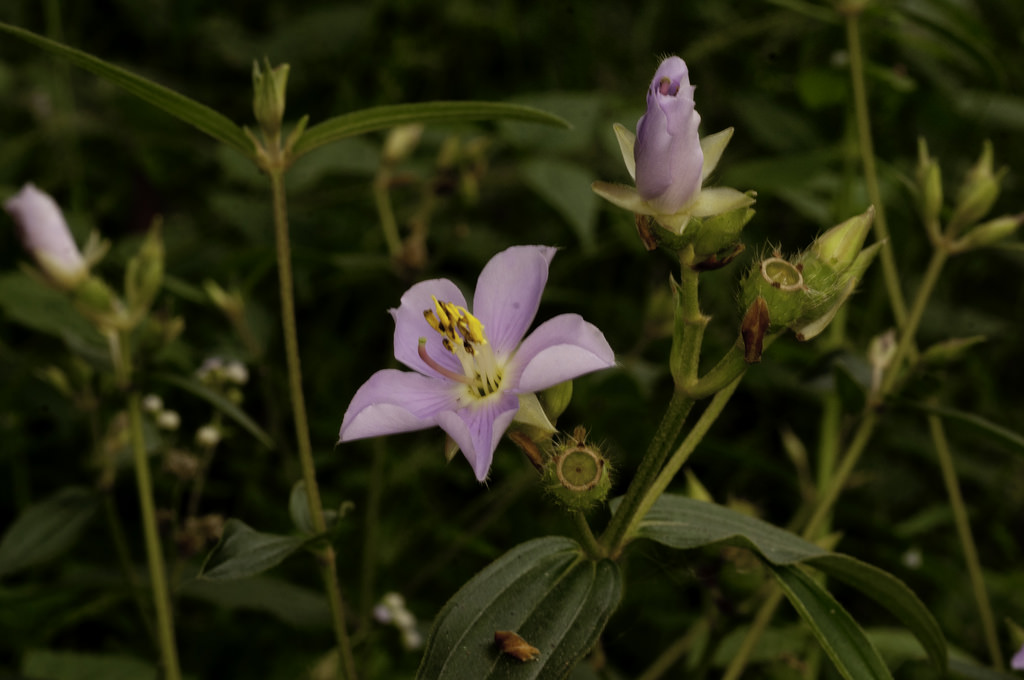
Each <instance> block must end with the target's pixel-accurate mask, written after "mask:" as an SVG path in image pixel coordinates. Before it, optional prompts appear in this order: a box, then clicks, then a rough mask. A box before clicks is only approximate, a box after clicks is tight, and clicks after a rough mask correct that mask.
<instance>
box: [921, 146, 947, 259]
mask: <svg viewBox="0 0 1024 680" xmlns="http://www.w3.org/2000/svg"><path fill="white" fill-rule="evenodd" d="M917 149H918V153H917V157H918V161H917V171H916V176H917V191H918V196H919V200H920V204H919V208H920V210H921V219H922V220H924V224H925V227H926V228H927V229H928V235H929V237H930V238H931V239H932V241H933V242H938V240H939V238H940V236H941V234H940V233H939V215H940V213H941V212H942V198H943V196H942V171H941V170H940V169H939V162H938V161H937V160H935V159H934V158H932V157H931V156H929V155H928V144H927V143H926V142H925V140H924V138H921V139H918V141H917Z"/></svg>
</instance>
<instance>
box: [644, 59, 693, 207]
mask: <svg viewBox="0 0 1024 680" xmlns="http://www.w3.org/2000/svg"><path fill="white" fill-rule="evenodd" d="M694 89H695V88H694V87H693V86H692V85H690V74H689V72H688V71H687V68H686V62H684V61H683V60H682V59H680V58H679V57H669V58H668V59H666V60H665V61H663V62H661V65H660V66H659V67H658V70H657V71H655V72H654V80H653V81H651V87H650V89H649V90H648V91H647V113H646V114H644V115H643V116H641V117H640V120H638V121H637V123H636V144H635V146H634V147H633V158H634V159H635V160H636V189H637V192H639V194H640V196H642V197H643V198H644V199H645V200H646V201H648V202H649V203H650V204H651V205H652V206H653V207H654V208H655V209H656V210H658V211H659V212H661V213H662V214H666V215H671V214H673V213H675V212H677V211H678V210H679V209H680V208H682V207H683V206H684V205H686V204H687V203H689V202H690V201H691V200H692V199H693V198H694V197H695V196H696V195H697V193H698V192H700V185H701V170H702V168H703V166H704V153H703V152H702V151H701V148H700V137H699V136H698V134H697V126H698V125H699V124H700V114H698V113H697V111H696V109H695V108H694V103H693V91H694Z"/></svg>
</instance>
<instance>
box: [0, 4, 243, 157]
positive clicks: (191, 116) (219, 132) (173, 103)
mask: <svg viewBox="0 0 1024 680" xmlns="http://www.w3.org/2000/svg"><path fill="white" fill-rule="evenodd" d="M0 31H2V32H4V33H9V34H11V35H13V36H15V37H17V38H21V39H22V40H24V41H25V42H28V43H31V44H33V45H35V46H36V47H41V48H43V49H44V50H47V51H49V52H52V53H53V54H56V55H57V56H60V57H63V58H65V59H67V60H68V61H70V62H71V63H72V64H74V65H75V66H80V67H82V68H84V69H85V70H87V71H92V72H93V73H95V74H96V75H98V76H100V77H101V78H105V79H106V80H109V81H110V82H112V83H114V84H115V85H118V86H120V87H122V88H124V89H125V90H127V91H128V92H130V93H131V94H133V95H135V96H136V97H139V98H140V99H142V100H144V101H146V102H148V103H150V104H152V105H153V106H155V107H157V108H159V109H162V110H164V111H166V112H167V113H169V114H171V115H172V116H174V117H175V118H177V119H178V120H181V121H184V122H186V123H188V124H189V125H192V126H194V127H196V128H198V129H199V130H201V131H203V132H205V133H206V134H208V135H210V136H211V137H213V138H214V139H217V140H220V141H222V142H224V143H225V144H227V145H228V146H232V147H234V148H236V149H238V150H239V151H241V152H242V153H244V154H245V155H246V156H250V157H251V156H252V154H253V146H252V142H251V141H249V138H248V137H246V136H245V133H244V132H242V128H240V127H239V126H238V125H235V124H234V123H233V122H231V120H230V119H229V118H227V117H226V116H224V115H223V114H221V113H218V112H217V111H214V110H213V109H211V108H210V107H209V106H206V105H205V104H200V103H199V102H197V101H195V100H193V99H189V98H188V97H186V96H185V95H183V94H181V93H180V92H175V91H174V90H172V89H170V88H167V87H164V86H163V85H159V84H157V83H154V82H153V81H151V80H147V79H146V78H143V77H142V76H139V75H136V74H134V73H132V72H131V71H128V70H127V69H123V68H121V67H120V66H115V65H113V64H111V63H108V62H106V61H103V60H102V59H99V58H97V57H94V56H92V55H91V54H88V53H86V52H83V51H81V50H77V49H75V48H74V47H69V46H67V45H63V44H61V43H59V42H55V41H53V40H50V39H49V38H44V37H43V36H41V35H37V34H35V33H32V32H31V31H26V30H25V29H23V28H18V27H17V26H11V25H10V24H5V23H3V22H0Z"/></svg>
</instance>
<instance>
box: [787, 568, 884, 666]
mask: <svg viewBox="0 0 1024 680" xmlns="http://www.w3.org/2000/svg"><path fill="white" fill-rule="evenodd" d="M771 568H772V571H773V572H774V573H775V577H776V578H777V579H778V580H779V584H780V585H781V586H782V590H783V592H784V593H785V594H786V597H787V598H789V601H790V603H791V604H792V605H793V607H794V608H795V609H796V610H797V612H798V613H799V614H800V618H802V619H803V620H804V621H806V622H807V623H808V625H810V627H811V631H812V632H813V633H814V636H815V637H816V638H818V642H819V643H821V646H822V649H824V650H825V653H826V654H827V655H828V657H829V658H830V659H831V660H832V663H833V664H835V667H836V669H837V670H838V671H839V673H840V674H841V675H842V676H843V677H844V678H846V679H847V680H876V679H877V680H892V674H891V673H890V672H889V669H888V667H886V665H885V662H884V661H882V658H881V657H880V656H879V655H878V651H877V650H876V649H875V648H874V646H873V645H872V644H871V642H870V641H869V640H868V639H867V637H866V636H865V635H864V631H863V630H861V628H860V626H858V625H857V622H856V621H854V620H853V617H851V616H850V615H849V614H848V613H847V612H846V610H845V609H843V607H842V606H841V605H840V604H839V603H838V602H836V601H835V599H834V598H833V597H832V596H831V595H829V594H828V591H826V590H825V589H824V588H822V587H821V586H820V585H818V583H817V582H815V580H814V579H813V578H811V577H810V576H808V575H807V574H806V573H805V572H804V571H803V570H801V569H800V568H799V567H790V566H784V565H772V567H771Z"/></svg>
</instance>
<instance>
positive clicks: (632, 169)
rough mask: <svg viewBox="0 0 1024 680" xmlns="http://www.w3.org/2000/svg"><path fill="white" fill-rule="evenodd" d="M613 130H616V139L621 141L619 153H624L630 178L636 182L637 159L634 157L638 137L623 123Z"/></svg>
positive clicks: (623, 157)
mask: <svg viewBox="0 0 1024 680" xmlns="http://www.w3.org/2000/svg"><path fill="white" fill-rule="evenodd" d="M612 129H613V130H615V139H617V140H618V141H619V151H621V152H622V160H623V161H625V162H626V170H629V176H630V177H632V178H633V180H634V181H636V158H634V157H633V145H634V144H636V135H634V134H633V133H632V132H630V130H629V128H627V127H626V126H625V125H622V124H621V123H616V124H615V125H613V126H612Z"/></svg>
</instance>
